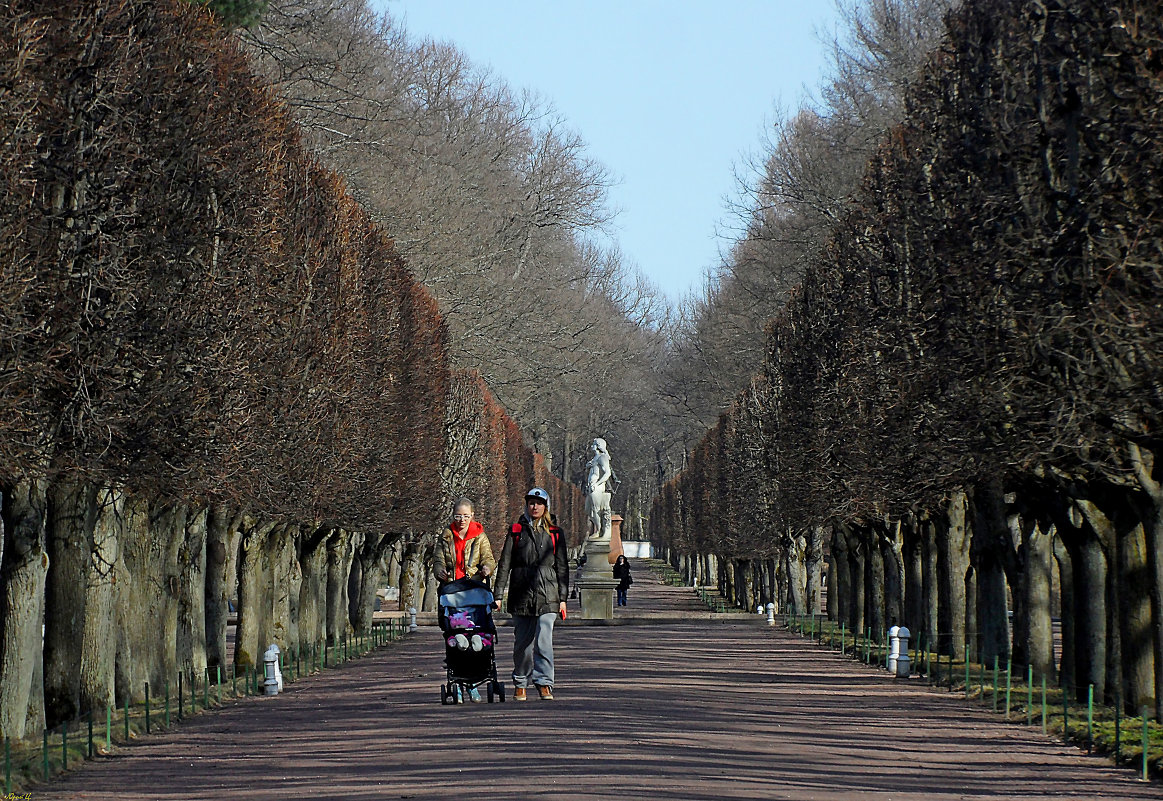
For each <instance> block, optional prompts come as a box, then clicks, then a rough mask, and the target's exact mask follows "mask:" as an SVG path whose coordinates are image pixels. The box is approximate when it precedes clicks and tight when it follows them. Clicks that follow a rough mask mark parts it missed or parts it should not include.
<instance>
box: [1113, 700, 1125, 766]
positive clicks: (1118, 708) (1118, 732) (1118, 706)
mask: <svg viewBox="0 0 1163 801" xmlns="http://www.w3.org/2000/svg"><path fill="white" fill-rule="evenodd" d="M1122 756H1123V703H1122V699H1121V698H1119V696H1118V694H1116V695H1115V764H1116V765H1117V764H1118V762H1119V760H1120V759H1122Z"/></svg>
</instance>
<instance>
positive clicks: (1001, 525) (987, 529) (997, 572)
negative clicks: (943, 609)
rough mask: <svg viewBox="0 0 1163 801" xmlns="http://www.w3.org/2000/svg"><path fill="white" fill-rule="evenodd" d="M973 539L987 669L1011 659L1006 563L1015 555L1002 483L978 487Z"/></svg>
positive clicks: (980, 633) (981, 643)
mask: <svg viewBox="0 0 1163 801" xmlns="http://www.w3.org/2000/svg"><path fill="white" fill-rule="evenodd" d="M971 509H972V511H973V538H972V546H971V548H970V554H971V556H972V559H973V567H974V574H975V576H976V579H977V605H976V611H977V629H978V643H979V646H980V652H979V655H978V660H979V661H981V662H983V663H984V664H986V665H991V664H993V661H994V660H995V659H997V660H999V661H1002V662H1004V661H1005V660H1006V658H1007V657H1008V656H1009V642H1010V632H1009V620H1008V615H1007V612H1008V609H1007V604H1006V569H1005V565H1006V559H1007V558H1009V557H1011V556H1012V554H1009V553H1007V551H1009V550H1011V549H1012V541H1011V539H1010V537H1011V533H1010V528H1009V520H1008V518H1007V516H1006V510H1005V500H1004V495H1003V491H1002V486H1001V481H1000V480H999V479H996V478H994V479H991V480H988V481H984V482H982V483H980V484H978V485H976V486H975V487H974V491H973V495H972V502H971Z"/></svg>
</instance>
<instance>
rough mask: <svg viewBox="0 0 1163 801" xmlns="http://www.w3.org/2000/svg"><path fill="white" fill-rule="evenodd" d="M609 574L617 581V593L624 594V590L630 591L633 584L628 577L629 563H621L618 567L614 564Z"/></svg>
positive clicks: (630, 577) (632, 579)
mask: <svg viewBox="0 0 1163 801" xmlns="http://www.w3.org/2000/svg"><path fill="white" fill-rule="evenodd" d="M611 572H612V573H613V574H614V578H616V579H619V581H618V591H619V592H626V590H628V589H630V585H631V584H633V583H634V578H633V577H632V576H631V575H630V563H629V562H623V563H622V564H620V565H619V564H615V565H614V567H613V568H612V569H611Z"/></svg>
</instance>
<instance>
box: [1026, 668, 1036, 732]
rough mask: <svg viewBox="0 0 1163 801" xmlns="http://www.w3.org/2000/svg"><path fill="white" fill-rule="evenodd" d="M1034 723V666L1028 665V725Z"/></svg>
mask: <svg viewBox="0 0 1163 801" xmlns="http://www.w3.org/2000/svg"><path fill="white" fill-rule="evenodd" d="M1033 723H1034V666H1033V665H1026V725H1027V726H1030V725H1032V724H1033Z"/></svg>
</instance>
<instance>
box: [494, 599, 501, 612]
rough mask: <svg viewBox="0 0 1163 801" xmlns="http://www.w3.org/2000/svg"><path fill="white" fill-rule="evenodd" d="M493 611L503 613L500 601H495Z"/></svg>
mask: <svg viewBox="0 0 1163 801" xmlns="http://www.w3.org/2000/svg"><path fill="white" fill-rule="evenodd" d="M493 609H496V610H497V611H498V612H500V611H501V602H500V601H493Z"/></svg>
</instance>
